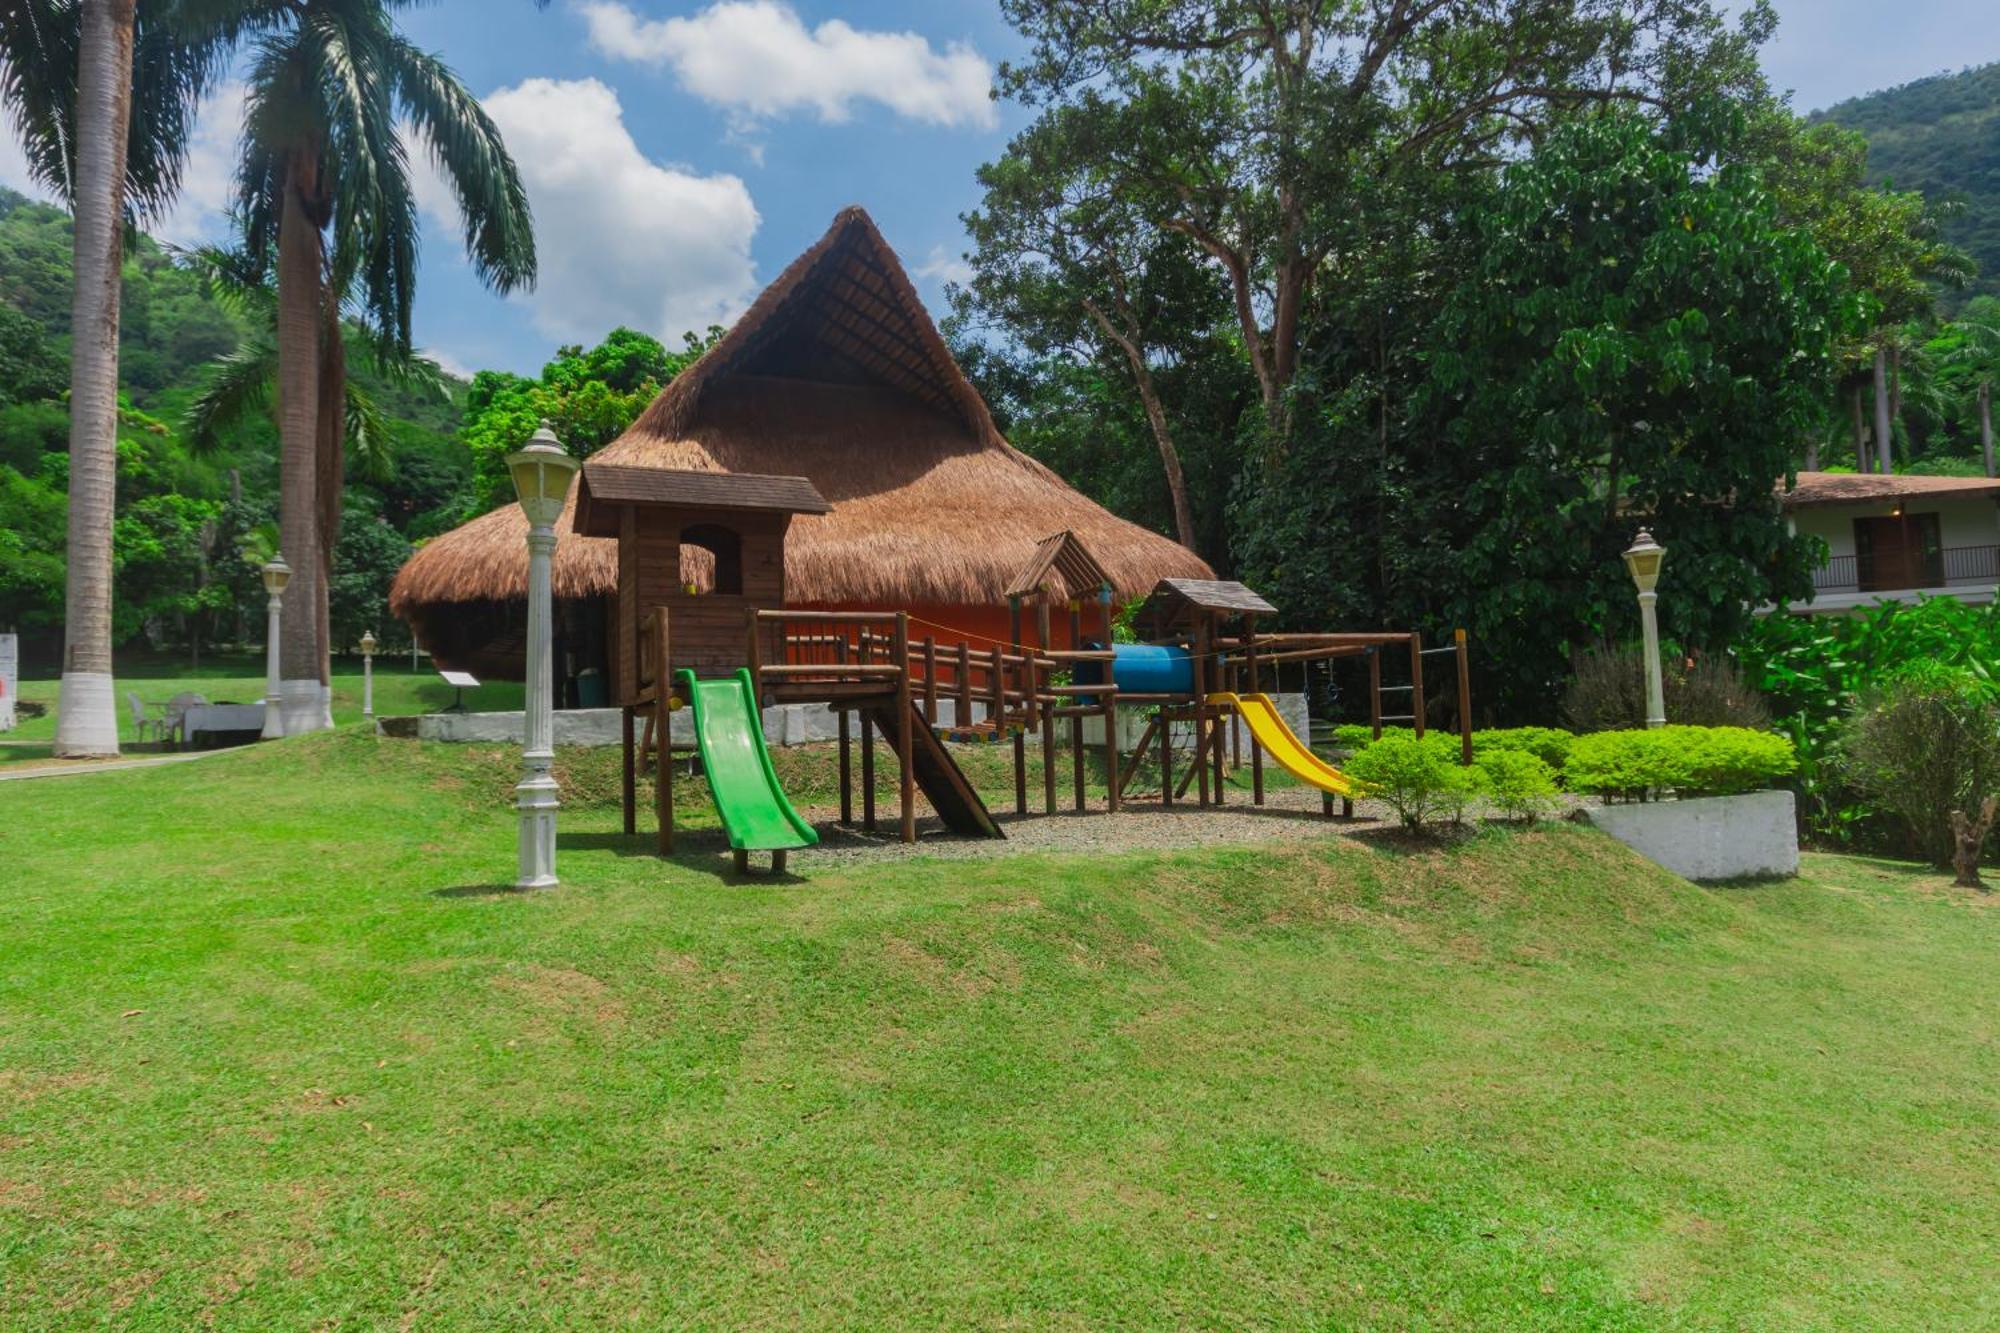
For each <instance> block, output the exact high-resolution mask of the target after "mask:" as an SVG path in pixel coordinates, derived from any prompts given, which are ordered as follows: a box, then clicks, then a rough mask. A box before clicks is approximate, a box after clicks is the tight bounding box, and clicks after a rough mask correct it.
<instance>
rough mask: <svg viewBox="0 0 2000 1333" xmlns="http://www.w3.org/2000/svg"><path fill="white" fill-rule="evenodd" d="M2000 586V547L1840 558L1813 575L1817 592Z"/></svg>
mask: <svg viewBox="0 0 2000 1333" xmlns="http://www.w3.org/2000/svg"><path fill="white" fill-rule="evenodd" d="M1974 583H2000V546H1947V547H1945V548H1944V549H1943V550H1942V551H1933V552H1929V553H1925V552H1920V551H1910V552H1907V553H1899V554H1888V555H1877V556H1874V557H1872V558H1869V557H1862V556H1856V555H1837V556H1834V557H1833V558H1832V559H1830V560H1828V561H1827V562H1826V563H1825V564H1824V565H1821V566H1820V567H1819V568H1818V569H1816V570H1814V571H1813V590H1814V591H1815V592H1905V591H1908V590H1909V589H1912V588H1943V587H1950V586H1954V585H1963V584H1974Z"/></svg>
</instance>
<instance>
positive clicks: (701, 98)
mask: <svg viewBox="0 0 2000 1333" xmlns="http://www.w3.org/2000/svg"><path fill="white" fill-rule="evenodd" d="M1994 3H1995V0H1902V2H1901V3H1897V4H1888V3H1884V0H1777V8H1778V11H1779V13H1780V15H1781V17H1782V19H1783V23H1782V26H1781V28H1780V31H1779V35H1778V37H1777V39H1776V40H1775V41H1774V42H1773V43H1772V45H1771V47H1770V48H1768V49H1767V51H1766V61H1765V63H1766V67H1767V69H1768V70H1769V72H1770V74H1771V77H1772V80H1773V82H1774V83H1775V84H1776V85H1777V86H1778V87H1780V88H1784V89H1789V90H1792V91H1793V92H1794V93H1795V95H1796V96H1795V104H1796V105H1797V106H1799V107H1800V108H1802V109H1810V108H1816V107H1820V106H1824V105H1826V104H1828V103H1830V102H1833V101H1837V100H1840V99H1841V98H1844V97H1847V96H1851V95H1854V94H1857V93H1861V92H1866V91H1869V90H1871V89H1874V88H1880V87H1885V86H1889V85H1892V84H1896V83H1901V82H1905V81H1907V80H1909V79H1912V78H1917V77H1921V76H1923V75H1925V74H1930V73H1935V72H1937V71H1939V70H1944V69H1956V68H1960V67H1962V66H1964V65H1968V64H1979V63H1982V62H1985V61H1989V60H1993V59H2000V22H1996V21H1995V18H1994V8H1993V7H1994ZM403 22H404V25H405V28H406V30H407V31H408V32H409V33H410V35H411V36H412V38H413V39H414V40H416V41H417V42H418V43H419V44H421V45H423V46H424V47H426V48H428V49H431V50H435V51H438V52H441V53H442V54H443V55H444V56H445V58H446V59H447V60H448V61H450V63H451V64H452V65H453V66H454V67H455V68H456V69H457V70H458V72H459V74H460V75H461V77H462V78H463V79H464V80H465V82H466V84H467V86H469V87H470V88H472V89H473V91H474V92H476V93H478V94H479V95H480V96H481V97H482V98H484V99H485V100H486V103H487V106H488V108H489V110H490V111H491V112H492V114H493V115H494V117H495V119H496V120H498V121H499V122H500V124H501V126H502V129H503V130H504V131H505V133H506V134H507V137H508V140H509V143H510V145H511V146H512V147H513V150H514V152H515V156H516V157H517V159H519V160H520V161H521V162H522V165H523V169H524V173H525V174H526V175H527V177H528V186H529V192H530V198H531V201H532V202H533V204H534V206H535V210H536V218H537V234H538V245H539V250H540V253H541V260H542V280H541V282H540V283H539V285H538V287H537V289H536V290H535V292H533V293H532V294H528V295H525V296H517V297H514V298H508V299H503V298H499V297H496V296H493V295H491V294H489V293H487V292H485V291H483V290H482V289H481V288H480V287H479V285H478V283H477V281H476V280H475V279H474V278H473V276H472V274H471V272H470V270H469V269H468V268H467V266H466V265H465V263H464V262H463V260H462V258H461V257H460V255H459V250H458V243H457V238H456V235H455V230H456V220H455V215H454V213H453V210H452V209H451V207H450V205H449V202H448V201H447V200H446V199H444V198H443V197H442V195H441V194H440V192H439V189H438V187H437V185H436V183H435V182H428V181H426V182H422V183H423V184H424V186H425V188H424V189H423V191H422V194H423V197H424V198H426V199H427V200H428V201H429V206H428V207H427V208H426V214H425V228H426V236H425V245H424V267H423V272H422V277H421V286H420V288H419V292H418V315H417V334H418V341H419V342H420V343H421V344H422V345H423V346H424V347H425V348H426V349H428V350H430V351H431V352H433V354H435V355H437V356H438V357H439V359H440V360H442V361H443V362H445V364H446V365H447V366H449V367H450V368H452V369H455V370H460V371H464V370H469V369H476V368H481V367H494V368H504V369H510V370H518V371H523V372H532V371H534V370H535V369H537V368H538V367H539V366H540V364H541V363H542V362H543V361H544V360H545V359H547V357H548V355H549V354H550V352H551V351H553V349H554V348H555V347H556V346H557V345H558V344H560V343H563V342H578V341H581V342H589V341H594V340H595V339H597V338H598V337H601V336H602V335H603V333H604V332H605V331H607V330H608V329H609V328H610V327H611V326H612V325H613V324H615V323H619V322H623V323H629V324H632V325H634V326H635V327H640V328H644V329H646V330H647V331H648V332H652V333H655V334H659V335H661V336H664V337H667V338H668V339H669V340H672V339H674V338H676V337H677V335H678V333H679V331H680V330H681V329H682V328H685V327H691V326H699V325H701V324H703V323H705V322H707V321H708V320H710V319H716V320H721V321H724V322H726V321H727V320H728V319H729V318H730V317H731V316H733V315H734V314H735V313H736V312H737V311H739V310H740V309H741V308H742V307H743V305H744V304H746V303H747V302H748V301H749V300H750V299H751V298H752V297H754V295H755V294H756V292H757V291H758V290H759V289H760V288H761V287H762V286H763V284H764V283H766V282H768V281H769V280H770V279H771V278H773V277H774V276H776V274H777V273H778V272H779V271H780V270H781V269H782V268H783V267H784V265H785V264H786V263H787V262H789V261H790V260H791V258H792V257H793V256H794V255H796V254H797V253H798V252H799V251H800V250H802V249H803V248H805V246H807V245H808V244H810V243H811V242H812V241H813V240H814V239H815V238H816V237H817V236H818V235H819V234H820V233H821V231H823V230H824V229H825V227H826V225H827V223H828V222H829V221H830V220H831V218H832V217H833V214H834V213H835V212H836V211H837V210H838V209H839V208H841V207H842V206H844V205H846V204H849V203H859V204H861V205H863V206H865V207H866V208H867V209H868V210H869V212H870V213H871V214H873V215H874V217H875V220H876V221H877V223H879V224H880V225H881V227H882V229H883V231H884V232H885V233H886V234H887V236H888V238H889V240H890V243H891V244H892V245H894V246H895V247H896V248H897V250H898V251H899V252H900V253H901V254H902V256H903V258H904V261H905V263H906V264H908V265H909V267H910V268H911V269H912V271H913V274H914V275H915V276H916V279H917V283H918V286H919V289H920V290H921V291H922V292H923V294H924V296H925V299H926V300H928V301H929V302H930V303H931V304H932V306H933V307H934V308H938V307H941V305H942V293H943V288H944V283H945V281H946V280H947V278H948V277H949V276H950V275H951V273H952V271H953V267H954V265H955V263H956V262H957V260H958V257H959V254H960V251H961V250H962V248H963V244H964V240H963V232H962V229H961V227H960V225H959V222H958V217H959V214H961V213H963V212H965V211H966V210H967V209H969V208H971V207H973V206H974V205H975V204H976V203H977V202H978V188H977V185H976V183H975V182H974V180H973V172H974V170H975V169H976V168H977V166H978V165H979V164H980V163H981V162H984V161H988V160H990V159H991V158H993V157H994V156H996V155H997V154H998V153H999V152H1000V150H1001V149H1002V148H1003V147H1004V145H1005V143H1006V141H1007V137H1008V135H1009V134H1010V133H1011V132H1012V131H1013V130H1015V129H1017V128H1019V126H1020V125H1021V124H1022V123H1023V122H1024V120H1025V117H1024V114H1023V113H1022V112H1021V111H1020V110H1019V109H1017V108H1014V107H1012V106H1009V105H1006V104H998V105H995V104H991V103H989V102H988V100H987V98H986V89H987V87H988V85H989V82H990V78H991V74H992V71H993V68H994V67H995V66H997V64H998V63H999V62H1000V61H1002V60H1004V59H1006V58H1008V57H1009V56H1011V55H1013V54H1015V53H1016V52H1017V51H1018V49H1019V43H1018V39H1017V38H1016V37H1015V36H1014V34H1013V33H1012V32H1011V31H1010V30H1009V29H1008V28H1007V27H1006V25H1005V24H1004V23H1003V22H1002V21H1001V19H1000V16H999V12H998V6H997V5H996V4H995V3H994V0H865V3H862V2H859V0H845V2H844V3H843V2H836V0H555V3H554V4H552V5H551V6H550V7H549V8H548V9H546V10H538V9H536V8H535V7H534V5H533V4H531V3H530V0H444V2H443V3H441V4H436V5H431V6H422V7H417V8H414V9H410V10H406V11H404V15H403ZM240 107H241V102H240V95H238V94H237V93H236V92H235V91H234V90H225V92H224V93H223V95H222V96H220V97H219V98H218V99H217V100H216V101H215V103H214V104H213V105H211V106H210V107H209V108H207V109H206V110H205V111H204V114H203V116H202V120H201V125H200V129H199V142H198V143H197V144H196V148H195V152H194V155H193V160H192V161H191V163H190V167H189V172H188V188H187V190H186V198H185V199H184V200H183V202H182V204H181V205H180V206H179V207H178V208H177V209H176V211H175V213H174V215H173V216H172V217H170V218H168V219H166V220H165V221H164V222H163V223H162V224H161V226H160V227H158V228H156V230H160V231H162V232H164V233H165V234H167V235H168V236H169V237H171V238H173V239H179V240H193V239H200V238H205V237H207V236H210V235H213V234H214V233H215V232H216V230H217V223H218V209H219V208H220V207H222V206H223V205H224V204H225V203H226V201H227V198H228V193H229V192H228V178H229V172H230V168H231V166H232V165H233V147H234V138H235V134H236V128H237V122H238V120H239V119H240ZM0 182H4V183H6V184H10V185H16V186H19V185H21V184H22V183H23V181H22V176H21V171H20V157H19V153H18V150H17V148H16V146H15V145H14V144H13V143H12V142H11V136H10V135H6V136H0Z"/></svg>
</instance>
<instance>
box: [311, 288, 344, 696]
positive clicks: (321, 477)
mask: <svg viewBox="0 0 2000 1333" xmlns="http://www.w3.org/2000/svg"><path fill="white" fill-rule="evenodd" d="M314 433H315V437H316V440H315V457H316V460H317V477H316V485H317V487H318V492H319V494H318V502H319V605H318V607H317V608H316V609H315V612H314V633H315V634H316V635H317V636H318V638H319V683H320V693H321V696H322V697H321V703H322V704H323V705H324V708H323V716H322V719H321V720H322V723H323V725H325V726H329V727H330V726H332V725H333V622H332V617H331V601H330V599H331V596H332V592H333V552H334V548H335V547H337V546H338V545H339V544H340V504H341V488H342V487H343V485H344V484H345V483H346V471H347V459H346V448H345V446H346V441H347V345H346V344H345V343H344V342H342V341H341V338H340V298H339V296H338V295H337V294H336V293H334V292H332V291H328V292H327V293H326V303H325V305H324V306H323V307H322V310H321V316H320V331H319V407H318V414H317V418H316V422H315V425H314Z"/></svg>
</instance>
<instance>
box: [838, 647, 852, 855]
mask: <svg viewBox="0 0 2000 1333" xmlns="http://www.w3.org/2000/svg"><path fill="white" fill-rule="evenodd" d="M833 660H834V662H835V664H836V665H839V666H846V665H847V631H846V630H845V629H844V628H843V629H842V630H841V632H840V636H839V637H838V638H836V639H835V640H834V641H833ZM836 708H837V714H836V715H837V717H838V718H839V722H838V724H837V725H838V726H839V728H840V822H841V823H842V824H852V823H853V822H854V755H853V753H852V745H851V742H852V740H853V737H852V736H850V735H849V732H848V728H849V722H848V711H847V707H846V706H845V705H844V704H838V703H837V704H836Z"/></svg>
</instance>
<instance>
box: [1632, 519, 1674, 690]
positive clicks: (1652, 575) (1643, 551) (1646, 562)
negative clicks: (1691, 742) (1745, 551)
mask: <svg viewBox="0 0 2000 1333" xmlns="http://www.w3.org/2000/svg"><path fill="white" fill-rule="evenodd" d="M1666 559H1667V548H1666V547H1664V546H1662V545H1660V544H1659V543H1658V542H1656V541H1654V540H1653V534H1652V533H1650V532H1647V531H1646V530H1645V529H1643V528H1641V529H1640V530H1639V536H1638V537H1637V539H1636V540H1634V541H1633V543H1632V549H1631V550H1629V551H1627V552H1625V568H1627V569H1629V570H1631V571H1632V582H1633V583H1635V584H1637V585H1638V588H1639V623H1640V626H1641V628H1642V630H1643V632H1644V634H1645V640H1646V649H1645V651H1646V725H1647V726H1649V727H1664V726H1666V725H1667V701H1666V692H1665V690H1664V689H1663V688H1662V685H1661V680H1660V619H1659V616H1658V615H1657V614H1656V613H1655V610H1654V608H1655V606H1656V605H1657V603H1658V602H1659V600H1660V595H1659V593H1657V592H1655V591H1654V589H1655V588H1656V587H1658V586H1659V582H1660V566H1661V565H1662V564H1664V563H1666Z"/></svg>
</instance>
